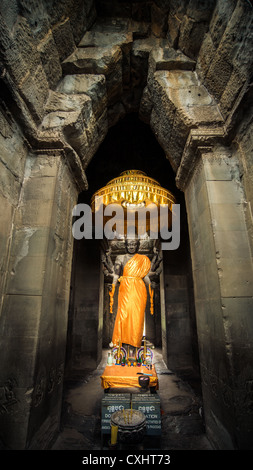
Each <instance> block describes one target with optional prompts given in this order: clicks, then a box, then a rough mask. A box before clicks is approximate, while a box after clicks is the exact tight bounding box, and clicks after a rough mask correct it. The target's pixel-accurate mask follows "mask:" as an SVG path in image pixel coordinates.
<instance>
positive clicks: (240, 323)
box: [221, 297, 253, 375]
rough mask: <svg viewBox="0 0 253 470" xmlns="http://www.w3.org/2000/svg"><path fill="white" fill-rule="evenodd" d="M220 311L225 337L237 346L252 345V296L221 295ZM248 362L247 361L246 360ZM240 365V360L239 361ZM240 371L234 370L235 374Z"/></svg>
mask: <svg viewBox="0 0 253 470" xmlns="http://www.w3.org/2000/svg"><path fill="white" fill-rule="evenodd" d="M221 301H222V312H223V321H224V328H226V329H227V330H228V332H227V337H230V338H231V341H232V344H233V343H234V345H235V351H236V349H237V347H239V346H242V345H243V346H244V347H245V348H247V347H253V344H252V343H253V341H252V338H253V316H252V312H253V299H252V297H230V298H229V297H223V298H222V299H221ZM247 362H248V361H247ZM241 366H242V362H241ZM238 374H239V375H240V371H239V370H237V371H236V375H238Z"/></svg>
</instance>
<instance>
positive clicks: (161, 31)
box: [151, 3, 168, 38]
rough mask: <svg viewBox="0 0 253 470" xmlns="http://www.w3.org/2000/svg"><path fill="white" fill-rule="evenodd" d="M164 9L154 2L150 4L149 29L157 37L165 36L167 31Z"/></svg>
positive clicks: (166, 15) (166, 17)
mask: <svg viewBox="0 0 253 470" xmlns="http://www.w3.org/2000/svg"><path fill="white" fill-rule="evenodd" d="M166 10H167V9H166ZM166 10H165V11H164V9H162V8H160V7H159V6H158V5H156V4H154V3H152V4H151V31H152V34H153V35H154V36H156V37H159V38H163V37H165V36H166V33H167V29H168V14H167V11H166Z"/></svg>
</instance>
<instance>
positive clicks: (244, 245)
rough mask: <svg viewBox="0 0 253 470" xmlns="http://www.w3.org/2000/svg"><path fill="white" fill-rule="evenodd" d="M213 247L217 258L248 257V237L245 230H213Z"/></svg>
mask: <svg viewBox="0 0 253 470" xmlns="http://www.w3.org/2000/svg"><path fill="white" fill-rule="evenodd" d="M215 247H216V253H217V256H219V258H233V259H236V258H246V259H248V258H249V257H250V249H249V239H248V234H247V232H246V230H245V231H244V230H239V231H235V230H233V231H232V230H226V231H220V230H219V231H215Z"/></svg>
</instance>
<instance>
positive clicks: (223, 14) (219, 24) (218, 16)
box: [210, 0, 237, 47]
mask: <svg viewBox="0 0 253 470" xmlns="http://www.w3.org/2000/svg"><path fill="white" fill-rule="evenodd" d="M236 3H237V1H236V0H231V1H230V2H225V3H224V2H223V0H218V1H217V2H216V7H215V9H214V12H213V16H212V18H211V20H210V34H211V37H212V41H213V43H214V45H215V47H218V45H219V43H220V41H221V38H222V36H223V34H224V31H225V29H226V27H227V24H228V22H229V20H230V18H231V16H232V14H233V11H234V9H235V6H236Z"/></svg>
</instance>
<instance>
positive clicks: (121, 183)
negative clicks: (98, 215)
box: [91, 170, 176, 211]
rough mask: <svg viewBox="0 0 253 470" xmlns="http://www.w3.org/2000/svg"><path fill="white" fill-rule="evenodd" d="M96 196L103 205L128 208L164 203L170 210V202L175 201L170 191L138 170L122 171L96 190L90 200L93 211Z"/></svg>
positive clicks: (173, 202)
mask: <svg viewBox="0 0 253 470" xmlns="http://www.w3.org/2000/svg"><path fill="white" fill-rule="evenodd" d="M96 197H102V198H103V199H102V202H103V204H104V205H105V206H107V205H109V204H121V205H122V207H124V208H129V209H137V208H140V207H144V206H148V205H149V204H155V205H157V206H160V205H161V204H162V205H163V204H166V205H168V207H169V210H171V209H172V204H175V202H176V200H175V197H174V196H173V194H172V193H171V192H170V191H168V190H167V189H164V188H163V187H162V186H161V185H160V184H159V183H158V181H156V180H155V179H153V178H150V177H149V176H147V175H146V173H144V172H143V171H140V170H126V171H123V172H122V173H121V174H120V175H119V176H118V177H117V178H113V179H112V180H110V181H109V182H108V183H107V184H106V186H104V187H103V188H101V189H99V190H98V191H96V193H95V194H94V195H93V196H92V200H91V207H92V210H93V211H94V209H95V198H96Z"/></svg>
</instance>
